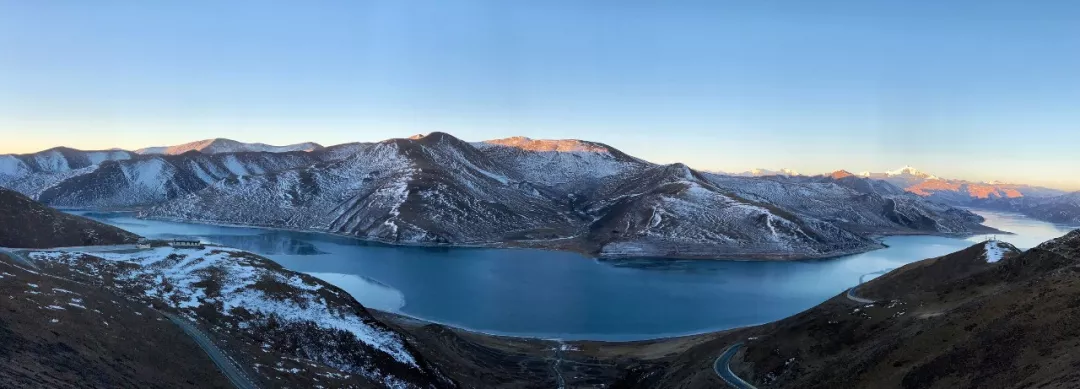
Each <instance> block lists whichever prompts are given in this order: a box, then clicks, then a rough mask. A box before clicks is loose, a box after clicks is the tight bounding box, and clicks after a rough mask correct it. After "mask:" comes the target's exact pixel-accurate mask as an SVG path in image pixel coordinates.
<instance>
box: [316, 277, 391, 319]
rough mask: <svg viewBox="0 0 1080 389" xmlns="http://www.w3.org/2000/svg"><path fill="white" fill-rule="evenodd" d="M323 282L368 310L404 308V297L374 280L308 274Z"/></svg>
mask: <svg viewBox="0 0 1080 389" xmlns="http://www.w3.org/2000/svg"><path fill="white" fill-rule="evenodd" d="M308 274H310V275H312V276H314V277H316V278H319V279H321V280H323V281H326V282H329V283H331V284H333V285H334V286H337V287H339V288H341V289H344V290H345V291H346V292H349V294H350V295H352V296H353V298H355V299H356V300H357V301H363V304H364V305H365V306H367V307H368V308H374V309H378V310H382V311H391V312H396V311H398V310H400V309H401V308H402V307H404V306H405V295H403V294H401V291H398V290H397V289H394V288H391V287H389V286H387V285H385V284H382V283H380V282H378V281H375V280H370V279H367V278H364V277H361V276H358V275H355V274H341V273H318V272H312V273H308Z"/></svg>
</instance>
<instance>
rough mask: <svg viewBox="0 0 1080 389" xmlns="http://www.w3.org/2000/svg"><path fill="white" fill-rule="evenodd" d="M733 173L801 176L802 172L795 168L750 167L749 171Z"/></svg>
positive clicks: (756, 175)
mask: <svg viewBox="0 0 1080 389" xmlns="http://www.w3.org/2000/svg"><path fill="white" fill-rule="evenodd" d="M721 174H722V173H721ZM732 175H733V176H741V177H765V176H789V177H793V176H801V175H802V174H800V173H799V172H798V171H795V170H794V169H787V168H781V169H780V170H770V169H750V170H748V171H745V172H742V173H735V174H732Z"/></svg>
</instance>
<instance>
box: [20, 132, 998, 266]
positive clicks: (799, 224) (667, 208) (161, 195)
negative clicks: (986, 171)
mask: <svg viewBox="0 0 1080 389" xmlns="http://www.w3.org/2000/svg"><path fill="white" fill-rule="evenodd" d="M116 157H117V158H114V159H115V160H103V161H102V162H100V163H98V164H96V165H86V164H85V163H67V164H63V163H58V164H56V165H58V166H60V167H63V168H60V169H42V168H41V167H40V165H43V164H33V165H32V166H31V164H27V163H25V162H23V165H25V166H28V167H27V168H18V169H7V170H5V171H13V172H15V173H16V174H11V175H7V176H3V177H0V185H4V186H9V187H12V188H14V189H16V190H19V191H22V192H24V193H27V194H29V195H30V196H32V197H35V198H37V199H39V200H42V201H44V202H46V203H49V204H52V205H57V206H66V207H92V208H114V207H133V206H146V207H144V212H143V215H144V216H146V217H152V218H165V219H177V220H190V221H201V222H209V223H229V224H247V225H256V226H270V227H286V228H293V229H302V230H313V231H324V232H331V233H337V234H343V235H349V236H355V237H359V238H362V239H370V240H378V241H384V242H390V243H397V244H456V245H485V246H490V245H499V246H501V245H511V246H529V247H545V248H558V249H567V250H575V251H581V252H585V253H589V254H591V255H601V256H609V257H615V256H628V255H633V256H640V255H652V256H677V257H725V256H726V257H756V258H787V257H825V256H831V255H838V254H843V253H849V252H855V251H862V250H866V249H870V248H874V247H878V244H877V243H876V242H874V241H873V240H870V239H867V238H866V236H865V235H864V234H870V233H873V234H888V233H911V232H928V233H965V232H972V231H977V230H979V229H980V228H981V226H979V224H978V223H979V222H980V221H981V219H979V218H978V217H977V216H974V215H973V214H970V213H968V212H965V211H960V210H958V209H954V208H950V207H946V206H941V205H939V204H934V203H930V202H927V201H924V200H922V199H920V198H918V197H917V196H914V195H910V194H906V193H904V192H903V191H902V190H900V189H898V188H896V187H894V186H892V185H889V184H887V183H885V182H881V181H876V180H869V179H865V178H860V177H854V176H851V177H834V178H832V179H830V180H831V181H815V180H817V179H816V178H810V177H802V176H785V177H779V176H764V177H735V176H725V175H716V174H705V173H701V172H698V171H695V170H693V169H690V168H688V167H686V166H685V165H682V164H672V165H657V164H653V163H649V162H646V161H643V160H640V159H638V158H634V157H632V156H629V155H627V154H625V153H623V152H621V151H619V150H617V149H615V148H612V147H610V146H607V145H604V144H601V143H595V142H586V141H579V140H533V139H528V138H521V137H517V138H508V139H499V140H492V141H486V142H477V143H468V142H464V141H461V140H460V139H457V138H455V137H453V136H451V135H449V134H444V133H438V132H436V133H432V134H429V135H427V136H418V137H413V138H410V139H391V140H386V141H382V142H377V143H356V144H347V145H339V146H333V147H330V148H325V149H320V150H316V151H312V152H292V153H250V152H243V153H217V154H206V153H191V152H188V153H184V154H181V155H136V154H130V153H128V154H117V155H116ZM121 157H127V159H121ZM14 158H16V159H18V160H19V161H24V160H34V159H35V158H37V157H35V156H17V157H14ZM73 158H74V159H77V158H75V157H73ZM96 158H98V159H100V157H96ZM23 165H20V166H23ZM44 165H48V164H44ZM84 165H85V166H84ZM30 167H32V168H30Z"/></svg>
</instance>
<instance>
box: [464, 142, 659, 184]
mask: <svg viewBox="0 0 1080 389" xmlns="http://www.w3.org/2000/svg"><path fill="white" fill-rule="evenodd" d="M473 146H475V147H476V148H477V149H479V150H480V151H481V152H483V153H484V154H485V155H487V156H488V158H491V159H492V160H494V161H496V162H498V163H499V164H501V165H503V166H506V167H507V168H508V169H509V170H511V171H513V172H514V173H515V174H516V175H517V176H518V177H521V179H523V180H525V181H528V182H530V183H533V184H537V185H541V186H545V187H550V188H552V189H555V190H559V191H562V192H567V193H579V194H580V193H582V192H585V191H587V190H588V189H589V187H592V186H595V185H596V184H597V181H598V180H606V179H614V178H617V177H619V176H621V175H622V174H625V173H627V172H630V171H635V170H637V169H641V168H643V167H646V166H649V165H651V164H649V163H647V162H645V161H642V160H639V159H637V158H634V157H631V156H629V155H626V154H625V153H623V152H621V151H619V150H617V149H615V148H612V147H610V146H608V145H605V144H602V143H594V142H586V141H580V140H533V139H529V138H525V137H514V138H506V139H496V140H489V141H485V142H477V143H473Z"/></svg>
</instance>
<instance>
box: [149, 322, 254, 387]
mask: <svg viewBox="0 0 1080 389" xmlns="http://www.w3.org/2000/svg"><path fill="white" fill-rule="evenodd" d="M158 312H159V313H161V314H162V315H163V316H165V317H166V318H168V319H169V321H172V322H173V324H176V325H177V326H179V327H180V329H182V330H184V333H186V334H187V335H188V336H190V337H191V339H193V340H195V343H197V344H198V345H199V347H201V348H202V349H203V351H205V352H206V355H209V356H210V359H211V360H213V361H214V364H215V365H217V367H218V369H219V370H221V373H222V374H225V377H228V378H229V381H230V382H232V384H233V386H236V387H237V388H238V389H257V388H258V386H257V385H255V384H254V383H253V381H252V380H251V379H250V378H248V376H247V374H244V372H243V371H242V370H240V367H239V366H236V364H234V363H233V362H232V360H231V359H229V357H228V356H227V355H225V353H224V352H222V351H221V349H219V348H218V347H217V345H215V344H214V342H212V341H210V337H208V336H206V334H204V333H203V332H202V330H200V329H199V328H198V327H195V326H194V325H192V324H191V322H189V321H187V320H186V319H184V318H182V317H179V316H176V315H174V314H171V313H168V312H161V311H158Z"/></svg>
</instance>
